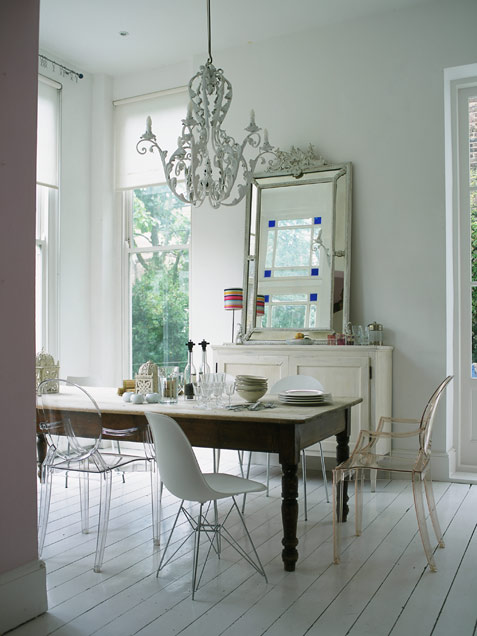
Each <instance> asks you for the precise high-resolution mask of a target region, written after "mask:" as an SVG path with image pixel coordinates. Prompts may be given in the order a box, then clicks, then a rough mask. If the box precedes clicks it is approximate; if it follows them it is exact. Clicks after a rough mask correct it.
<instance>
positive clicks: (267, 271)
mask: <svg viewBox="0 0 477 636" xmlns="http://www.w3.org/2000/svg"><path fill="white" fill-rule="evenodd" d="M263 275H264V276H265V278H271V277H272V270H271V269H266V270H265V272H264V274H263Z"/></svg>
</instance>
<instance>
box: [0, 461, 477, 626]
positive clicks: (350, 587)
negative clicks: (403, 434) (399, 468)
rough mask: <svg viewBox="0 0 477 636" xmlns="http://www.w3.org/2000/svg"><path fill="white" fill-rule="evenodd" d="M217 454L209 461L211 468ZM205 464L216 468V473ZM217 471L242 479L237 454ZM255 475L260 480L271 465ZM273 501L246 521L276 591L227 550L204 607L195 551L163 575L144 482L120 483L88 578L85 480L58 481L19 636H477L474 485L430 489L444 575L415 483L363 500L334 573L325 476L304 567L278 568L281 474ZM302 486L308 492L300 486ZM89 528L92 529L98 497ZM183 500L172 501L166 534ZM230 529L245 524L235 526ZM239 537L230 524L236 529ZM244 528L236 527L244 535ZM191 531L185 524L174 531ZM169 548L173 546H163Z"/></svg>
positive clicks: (314, 490)
mask: <svg viewBox="0 0 477 636" xmlns="http://www.w3.org/2000/svg"><path fill="white" fill-rule="evenodd" d="M209 459H211V452H210V451H200V461H201V464H202V466H203V468H204V469H207V470H210V462H209ZM207 464H209V465H207ZM221 469H222V470H224V471H228V472H235V473H236V474H238V463H237V456H236V453H232V452H223V453H222V466H221ZM252 469H253V475H252V477H253V478H255V479H258V480H264V479H265V470H264V467H263V466H259V465H256V466H253V467H252ZM272 471H273V472H272V481H271V490H270V497H268V498H267V497H265V495H263V494H257V495H251V496H248V498H247V507H246V521H247V525H248V528H249V530H250V531H251V534H252V537H253V539H254V541H255V544H256V546H257V550H258V552H259V555H260V558H261V559H262V562H263V564H264V567H265V570H266V572H267V575H268V579H269V582H268V584H267V583H266V582H265V581H264V579H263V578H262V577H261V576H259V575H258V574H257V573H256V572H255V571H254V570H253V569H252V568H251V567H250V566H249V565H248V564H247V563H246V562H244V561H243V560H241V559H240V558H239V557H238V555H237V554H236V553H235V552H234V551H232V550H231V549H227V548H226V547H225V545H224V550H223V554H222V558H221V559H220V560H218V559H217V558H216V557H215V556H213V555H211V558H210V559H209V561H208V564H207V567H206V570H205V573H204V579H203V581H202V583H201V587H200V588H199V590H198V592H197V593H196V600H195V601H192V600H191V598H190V577H191V565H192V564H191V552H190V550H191V545H187V546H184V548H183V549H182V550H181V551H180V552H179V553H178V554H177V555H176V558H175V560H174V561H173V562H171V564H170V565H168V566H167V567H166V568H165V569H164V570H162V571H161V573H160V575H159V578H156V576H155V573H156V568H157V565H158V561H159V555H160V550H161V548H160V547H154V546H153V545H152V536H151V521H150V498H149V493H150V490H149V476H148V475H145V474H140V473H134V474H128V475H127V476H126V483H125V484H123V483H122V480H121V477H120V476H119V475H118V476H117V477H115V479H114V481H113V500H112V504H111V520H110V528H109V533H108V539H107V546H106V552H105V561H104V566H103V572H102V573H101V574H95V573H94V572H93V569H92V568H93V556H94V549H95V541H96V534H95V532H94V530H93V531H92V532H91V534H89V535H83V534H81V531H80V520H79V498H78V490H77V483H76V479H74V478H70V482H69V488H68V489H65V488H64V478H63V477H61V476H59V477H57V478H56V482H55V484H54V489H53V498H52V505H51V513H50V525H49V529H48V535H47V540H46V547H45V551H44V554H43V558H44V560H45V561H46V565H47V571H48V598H49V611H48V613H46V614H44V615H43V616H40V617H38V618H36V619H35V620H33V621H30V622H29V623H26V624H25V625H23V626H21V627H18V628H16V629H15V630H13V631H11V632H9V634H10V635H11V636H46V635H47V634H55V636H86V635H91V634H95V635H98V636H132V635H133V634H138V635H140V636H150V635H154V636H170V635H172V634H174V635H175V634H181V635H183V636H219V635H223V636H244V635H245V636H255V635H259V634H267V636H302V635H305V634H307V635H309V636H313V635H319V636H344V635H345V634H350V635H351V636H370V635H373V636H375V635H376V636H379V635H381V634H383V635H385V634H386V635H387V634H392V635H393V636H410V635H412V636H421V635H422V636H427V635H431V634H432V635H433V636H450V635H451V634H458V635H459V636H471V635H474V634H476V621H477V533H476V524H477V487H476V486H468V485H464V484H449V483H435V484H434V488H435V494H436V500H437V502H438V504H437V509H438V514H439V518H440V521H441V525H442V528H443V530H444V539H445V543H446V548H445V549H444V550H437V552H436V555H435V556H436V563H437V567H438V572H437V573H431V572H430V571H429V569H428V567H427V563H426V559H425V556H424V551H423V549H422V545H421V541H420V537H419V535H418V533H417V523H416V517H415V514H414V508H413V500H412V492H411V488H410V483H409V482H407V481H400V480H393V481H378V488H377V492H376V493H371V492H370V491H369V488H368V489H367V491H366V492H365V495H364V504H365V512H364V523H363V528H364V530H363V534H362V536H361V537H355V536H354V535H353V529H354V523H353V513H354V509H353V500H352V494H353V493H352V489H350V491H351V492H350V496H351V499H350V520H349V521H350V522H348V523H347V524H346V526H345V529H344V531H343V540H342V542H343V551H342V563H341V564H340V565H338V566H336V565H333V564H332V542H331V540H332V525H331V504H327V503H326V500H325V494H324V488H323V482H322V480H321V474H320V473H319V472H310V473H309V476H308V506H309V512H308V521H307V522H305V521H304V520H303V519H302V518H300V520H299V523H298V534H299V546H298V550H299V554H300V557H299V561H298V564H297V569H296V571H295V572H284V570H283V567H282V561H281V555H280V553H281V542H280V540H281V516H280V475H279V469H278V468H277V467H274V468H273V467H272ZM300 486H301V484H300ZM92 490H94V492H92V496H91V520H92V523H91V526H92V527H93V528H94V525H93V524H94V522H95V521H96V520H97V512H98V507H97V498H96V495H97V489H96V488H94V486H93V487H92ZM176 509H177V500H176V499H175V498H174V497H172V496H171V495H170V494H169V493H167V492H165V495H164V498H163V526H162V536H164V535H165V533H166V532H167V530H168V529H169V528H170V526H171V523H172V520H173V517H174V511H175V510H176ZM230 522H231V524H232V526H235V522H236V519H235V518H234V519H231V520H230ZM229 527H230V526H229ZM237 528H238V526H237ZM183 530H185V526H184V525H182V526H181V527H180V528H179V530H178V532H179V534H178V535H177V538H179V535H180V532H181V531H183ZM163 543H165V542H163Z"/></svg>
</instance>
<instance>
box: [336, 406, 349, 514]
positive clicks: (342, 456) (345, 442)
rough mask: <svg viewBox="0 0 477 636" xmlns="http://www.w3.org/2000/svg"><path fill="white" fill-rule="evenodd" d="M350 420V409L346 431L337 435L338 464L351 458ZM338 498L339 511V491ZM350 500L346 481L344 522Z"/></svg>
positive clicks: (344, 488)
mask: <svg viewBox="0 0 477 636" xmlns="http://www.w3.org/2000/svg"><path fill="white" fill-rule="evenodd" d="M350 418H351V413H350V411H349V409H348V410H347V411H346V420H347V425H346V429H345V430H344V431H342V432H341V433H338V434H337V435H336V463H337V464H341V462H344V461H346V460H347V459H348V458H349V434H350V423H351V419H350ZM337 497H338V501H337V504H336V505H337V507H338V510H339V509H340V506H341V502H340V500H339V497H340V490H339V489H338V492H337ZM348 499H349V497H348V481H347V480H346V479H345V481H344V483H343V517H342V520H343V521H346V520H347V518H348V512H349V508H348ZM338 518H339V516H338Z"/></svg>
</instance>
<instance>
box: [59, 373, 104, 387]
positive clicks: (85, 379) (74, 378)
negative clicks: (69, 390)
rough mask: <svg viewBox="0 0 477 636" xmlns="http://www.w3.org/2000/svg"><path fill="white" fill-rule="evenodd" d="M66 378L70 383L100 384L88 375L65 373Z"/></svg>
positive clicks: (81, 384)
mask: <svg viewBox="0 0 477 636" xmlns="http://www.w3.org/2000/svg"><path fill="white" fill-rule="evenodd" d="M66 379H67V381H68V382H71V383H72V384H78V385H79V386H101V385H100V384H99V382H98V380H97V378H93V377H92V376H90V375H87V376H83V375H82V376H79V375H67V376H66Z"/></svg>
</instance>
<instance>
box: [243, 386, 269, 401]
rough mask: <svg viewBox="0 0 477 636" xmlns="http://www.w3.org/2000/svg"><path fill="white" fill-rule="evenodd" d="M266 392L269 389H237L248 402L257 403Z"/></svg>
mask: <svg viewBox="0 0 477 636" xmlns="http://www.w3.org/2000/svg"><path fill="white" fill-rule="evenodd" d="M266 392H267V387H263V388H257V389H237V393H238V394H239V395H240V397H241V398H243V399H244V400H245V401H246V402H257V401H258V400H259V399H260V398H261V397H262V396H263V395H265V393H266Z"/></svg>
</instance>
